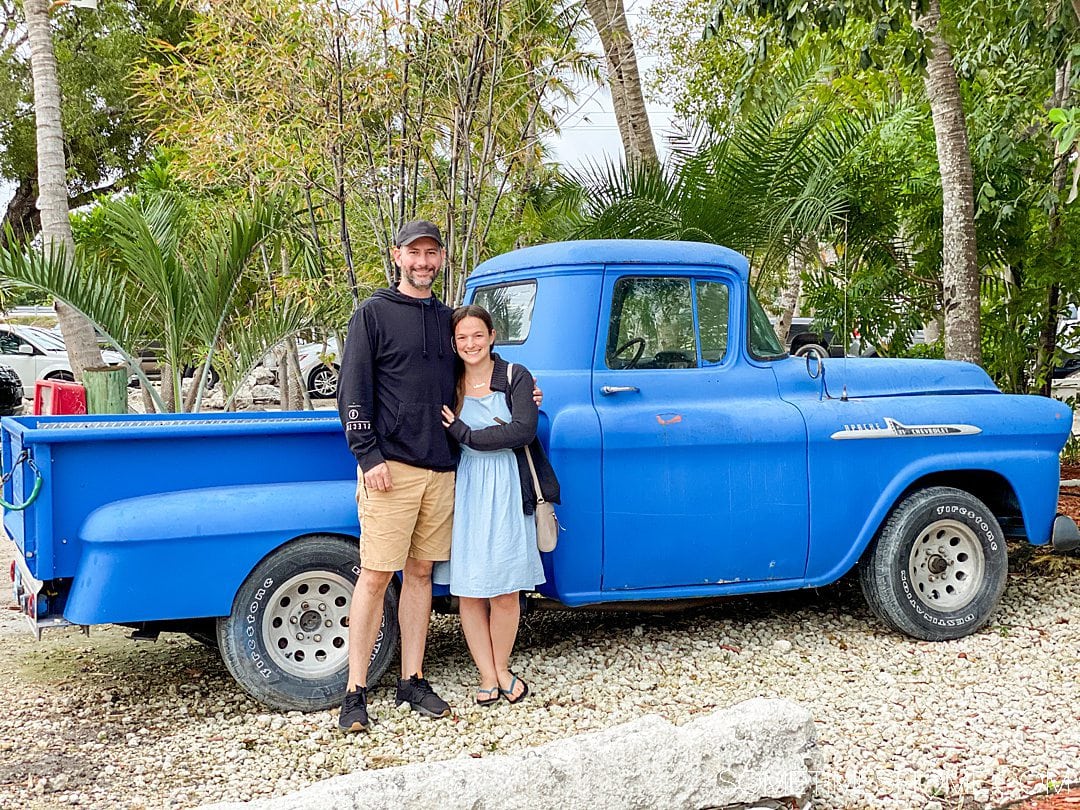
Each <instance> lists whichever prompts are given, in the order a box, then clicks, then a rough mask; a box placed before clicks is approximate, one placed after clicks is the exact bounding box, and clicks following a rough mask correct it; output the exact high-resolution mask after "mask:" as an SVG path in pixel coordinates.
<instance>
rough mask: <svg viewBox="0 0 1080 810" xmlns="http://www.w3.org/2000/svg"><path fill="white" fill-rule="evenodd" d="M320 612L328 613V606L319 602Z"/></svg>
mask: <svg viewBox="0 0 1080 810" xmlns="http://www.w3.org/2000/svg"><path fill="white" fill-rule="evenodd" d="M319 610H320V611H321V612H323V613H326V605H325V604H323V603H322V602H319Z"/></svg>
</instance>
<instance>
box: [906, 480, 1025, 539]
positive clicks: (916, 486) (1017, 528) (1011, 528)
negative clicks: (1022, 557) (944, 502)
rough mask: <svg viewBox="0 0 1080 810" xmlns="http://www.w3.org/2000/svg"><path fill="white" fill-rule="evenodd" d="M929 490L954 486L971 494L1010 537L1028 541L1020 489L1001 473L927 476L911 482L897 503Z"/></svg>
mask: <svg viewBox="0 0 1080 810" xmlns="http://www.w3.org/2000/svg"><path fill="white" fill-rule="evenodd" d="M927 487H953V488H954V489H962V490H964V492H968V493H971V494H972V495H974V496H975V497H976V498H978V499H979V500H980V501H982V502H983V503H985V504H986V505H987V506H988V507H989V508H990V511H991V512H993V513H994V517H996V518H997V520H998V523H1000V524H1001V530H1002V531H1003V532H1004V533H1005V535H1006V536H1007V537H1013V538H1018V539H1026V538H1027V530H1026V528H1025V527H1024V519H1023V514H1022V513H1021V511H1020V501H1019V499H1017V497H1016V490H1014V489H1013V487H1012V484H1010V483H1009V482H1008V481H1007V480H1006V479H1005V477H1004V476H1002V475H1001V474H1000V473H996V472H991V471H990V470H947V471H944V472H936V473H931V474H929V475H924V476H923V477H922V478H919V479H917V480H915V481H912V482H911V484H910V485H909V486H908V488H907V489H906V490H904V492H903V494H902V495H901V496H900V498H898V499H897V503H899V502H900V501H902V500H903V499H904V498H906V497H907V496H908V495H910V494H911V493H912V492H915V491H916V490H920V489H926V488H927Z"/></svg>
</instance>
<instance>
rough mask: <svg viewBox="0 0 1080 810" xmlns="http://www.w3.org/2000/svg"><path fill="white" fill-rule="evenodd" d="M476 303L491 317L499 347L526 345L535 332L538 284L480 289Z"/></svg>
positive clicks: (496, 342)
mask: <svg viewBox="0 0 1080 810" xmlns="http://www.w3.org/2000/svg"><path fill="white" fill-rule="evenodd" d="M472 302H473V303H474V304H476V305H477V306H481V307H483V308H484V309H486V310H487V311H488V312H490V313H491V320H492V322H493V323H494V325H495V345H496V346H501V345H508V344H509V345H513V344H518V343H524V342H525V341H526V340H527V339H528V337H529V331H530V330H531V329H532V317H533V307H534V306H535V304H536V281H535V279H530V280H528V281H515V282H512V283H510V284H495V285H492V286H489V287H477V288H476V294H475V295H474V296H473V300H472Z"/></svg>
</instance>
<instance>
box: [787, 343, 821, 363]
mask: <svg viewBox="0 0 1080 810" xmlns="http://www.w3.org/2000/svg"><path fill="white" fill-rule="evenodd" d="M791 354H792V355H794V356H795V357H818V358H820V359H822V360H824V359H826V358H827V357H828V356H829V350H828V349H826V348H825V347H824V346H822V345H821V344H820V343H804V344H802V345H801V346H799V347H797V348H796V349H795V350H794V351H793V352H792V353H791Z"/></svg>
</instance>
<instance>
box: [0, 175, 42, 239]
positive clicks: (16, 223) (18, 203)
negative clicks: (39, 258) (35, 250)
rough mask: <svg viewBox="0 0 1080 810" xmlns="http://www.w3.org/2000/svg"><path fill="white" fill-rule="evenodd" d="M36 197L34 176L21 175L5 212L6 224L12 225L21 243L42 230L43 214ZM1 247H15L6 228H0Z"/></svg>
mask: <svg viewBox="0 0 1080 810" xmlns="http://www.w3.org/2000/svg"><path fill="white" fill-rule="evenodd" d="M36 197H37V194H36V193H35V189H34V178H33V177H20V178H19V184H18V185H17V186H16V187H15V195H14V196H13V197H12V198H11V201H10V202H9V203H8V207H7V211H6V212H5V214H4V225H10V226H11V232H12V233H13V234H14V235H15V239H16V240H17V241H18V242H20V243H22V242H29V241H30V240H31V239H32V238H33V237H34V236H35V235H36V234H37V232H38V231H40V230H41V214H39V213H38V210H37V206H36V205H34V199H35V198H36ZM0 247H4V248H8V247H15V246H14V245H9V244H8V239H7V229H6V228H4V229H0Z"/></svg>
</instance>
